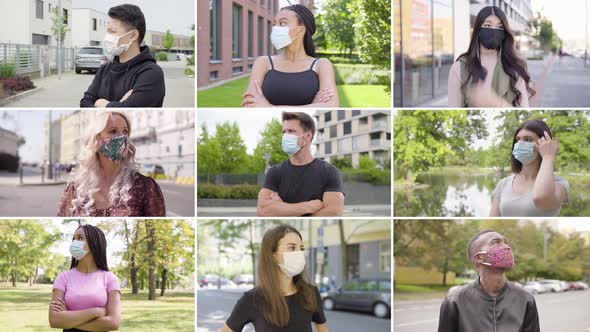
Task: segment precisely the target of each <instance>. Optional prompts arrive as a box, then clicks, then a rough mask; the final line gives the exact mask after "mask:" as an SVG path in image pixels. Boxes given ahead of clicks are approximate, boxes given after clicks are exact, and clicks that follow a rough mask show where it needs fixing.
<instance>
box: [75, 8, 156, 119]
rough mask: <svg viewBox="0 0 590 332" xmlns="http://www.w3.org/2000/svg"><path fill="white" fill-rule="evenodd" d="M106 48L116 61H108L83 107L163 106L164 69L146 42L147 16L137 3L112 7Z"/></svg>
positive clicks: (85, 98)
mask: <svg viewBox="0 0 590 332" xmlns="http://www.w3.org/2000/svg"><path fill="white" fill-rule="evenodd" d="M108 14H109V17H110V18H111V19H110V20H109V23H108V26H107V33H106V35H105V39H104V45H103V46H104V48H105V50H106V51H107V53H109V54H110V55H111V56H113V60H112V62H108V63H106V64H104V65H103V66H102V67H100V69H99V70H98V72H97V73H96V76H95V77H94V80H93V81H92V84H90V86H89V87H88V90H87V91H86V92H85V93H84V97H83V98H82V100H80V106H81V107H100V108H102V107H162V104H163V103H164V95H165V92H166V88H165V86H164V73H163V72H162V69H161V68H160V66H158V65H157V64H156V59H154V57H153V56H152V55H151V54H150V49H149V47H148V46H142V47H140V45H141V42H142V41H143V38H144V37H145V30H146V28H145V18H144V16H143V13H142V12H141V9H139V7H137V6H135V5H128V4H127V5H120V6H116V7H113V8H111V9H109V13H108Z"/></svg>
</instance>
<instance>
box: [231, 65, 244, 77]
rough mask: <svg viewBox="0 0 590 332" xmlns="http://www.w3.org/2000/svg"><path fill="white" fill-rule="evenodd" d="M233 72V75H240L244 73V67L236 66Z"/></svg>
mask: <svg viewBox="0 0 590 332" xmlns="http://www.w3.org/2000/svg"><path fill="white" fill-rule="evenodd" d="M231 71H232V74H234V75H239V74H241V73H242V72H243V71H244V67H242V66H236V67H233V68H232V70H231Z"/></svg>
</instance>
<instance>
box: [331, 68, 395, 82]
mask: <svg viewBox="0 0 590 332" xmlns="http://www.w3.org/2000/svg"><path fill="white" fill-rule="evenodd" d="M334 71H335V74H336V84H338V85H341V84H346V85H360V84H369V85H377V84H380V82H381V81H382V78H381V77H382V76H384V75H390V73H389V72H388V71H387V70H380V69H375V68H374V67H373V66H371V65H358V64H356V65H355V64H353V65H348V64H335V65H334Z"/></svg>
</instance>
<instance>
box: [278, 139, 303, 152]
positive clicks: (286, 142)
mask: <svg viewBox="0 0 590 332" xmlns="http://www.w3.org/2000/svg"><path fill="white" fill-rule="evenodd" d="M298 139H299V136H297V135H291V134H283V141H282V147H283V151H285V153H286V154H288V155H289V156H292V155H294V154H296V153H297V152H298V151H299V150H301V147H302V146H303V145H302V146H299V145H297V140H298Z"/></svg>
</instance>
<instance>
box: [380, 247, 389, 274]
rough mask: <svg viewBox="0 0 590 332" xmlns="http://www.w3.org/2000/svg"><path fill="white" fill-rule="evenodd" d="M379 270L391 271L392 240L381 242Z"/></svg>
mask: <svg viewBox="0 0 590 332" xmlns="http://www.w3.org/2000/svg"><path fill="white" fill-rule="evenodd" d="M379 271H381V272H390V271H391V242H390V241H383V242H380V243H379Z"/></svg>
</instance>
